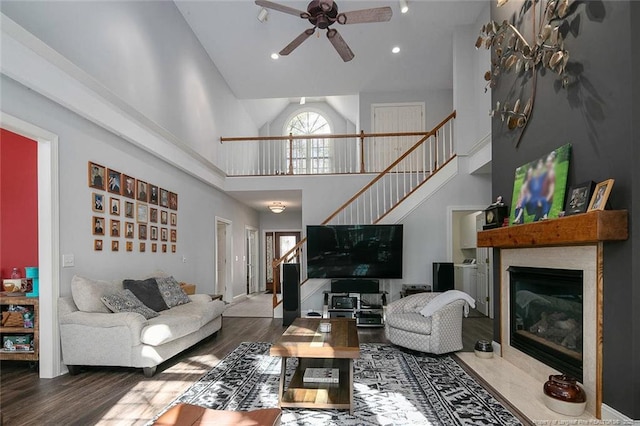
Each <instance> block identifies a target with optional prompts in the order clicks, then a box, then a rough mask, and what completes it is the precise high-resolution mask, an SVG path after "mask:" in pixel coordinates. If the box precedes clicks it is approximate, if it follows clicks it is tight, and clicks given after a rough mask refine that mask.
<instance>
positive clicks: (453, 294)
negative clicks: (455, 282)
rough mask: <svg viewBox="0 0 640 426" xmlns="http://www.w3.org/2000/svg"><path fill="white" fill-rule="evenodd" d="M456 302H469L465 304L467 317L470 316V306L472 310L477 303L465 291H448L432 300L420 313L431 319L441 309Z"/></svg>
mask: <svg viewBox="0 0 640 426" xmlns="http://www.w3.org/2000/svg"><path fill="white" fill-rule="evenodd" d="M456 300H464V301H465V302H467V303H465V304H464V316H465V317H466V316H467V315H469V305H471V307H472V308H475V307H476V301H475V300H473V298H472V297H471V296H469V295H468V294H467V293H465V292H464V291H460V290H448V291H445V292H444V293H442V294H439V295H437V296H436V297H434V298H433V299H431V301H430V302H429V303H427V305H426V306H425V307H424V308H422V310H421V311H420V313H421V314H422V315H424V316H425V317H430V316H432V315H433V314H434V313H435V312H437V311H438V310H439V309H441V308H443V307H444V306H446V305H448V304H449V303H451V302H455V301H456Z"/></svg>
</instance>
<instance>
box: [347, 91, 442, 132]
mask: <svg viewBox="0 0 640 426" xmlns="http://www.w3.org/2000/svg"><path fill="white" fill-rule="evenodd" d="M452 96H453V94H452V91H451V90H424V91H420V90H416V91H411V92H391V93H387V92H377V93H360V129H361V130H364V131H365V132H371V131H372V130H373V125H372V123H371V105H373V104H385V103H402V102H424V103H425V105H426V107H425V130H426V131H429V130H431V129H433V128H434V127H435V126H436V125H437V124H438V123H439V122H441V121H442V120H444V119H445V118H446V117H447V116H448V115H449V114H451V112H452V111H453V100H452V99H453V98H452ZM360 129H359V130H360Z"/></svg>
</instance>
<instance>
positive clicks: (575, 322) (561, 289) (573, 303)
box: [508, 266, 583, 381]
mask: <svg viewBox="0 0 640 426" xmlns="http://www.w3.org/2000/svg"><path fill="white" fill-rule="evenodd" d="M508 271H509V280H510V294H511V300H510V303H509V307H510V319H511V346H513V347H515V348H516V349H518V350H520V351H522V352H524V353H526V354H528V355H530V356H532V357H534V358H536V359H538V360H539V361H541V362H543V363H545V364H547V365H549V366H551V367H553V368H555V369H556V370H559V371H561V372H562V373H565V374H568V375H570V376H573V377H575V378H577V379H578V380H580V381H581V380H582V321H583V315H582V304H583V294H582V293H583V290H582V289H583V284H582V271H575V270H565V269H548V268H525V267H514V266H512V267H510V268H509V270H508Z"/></svg>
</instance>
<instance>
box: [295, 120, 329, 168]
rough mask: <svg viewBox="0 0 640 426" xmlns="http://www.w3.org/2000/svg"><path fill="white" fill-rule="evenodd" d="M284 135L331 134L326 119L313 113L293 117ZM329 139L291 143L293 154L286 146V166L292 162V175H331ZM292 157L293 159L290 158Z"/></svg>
mask: <svg viewBox="0 0 640 426" xmlns="http://www.w3.org/2000/svg"><path fill="white" fill-rule="evenodd" d="M285 132H286V135H287V136H288V135H289V134H292V135H293V136H301V135H320V134H327V133H331V127H330V126H329V123H328V122H327V120H326V118H324V117H323V116H322V115H320V114H319V113H317V112H314V111H303V112H301V113H299V114H297V115H295V116H294V117H293V118H292V119H291V120H289V123H288V124H287V126H286V128H285ZM330 141H331V139H325V138H317V139H316V138H314V139H300V140H294V141H293V149H292V151H293V152H290V151H289V148H288V146H287V150H286V151H287V154H286V155H287V164H289V161H293V173H294V174H315V173H331V171H332V167H331V145H330ZM291 157H293V158H291Z"/></svg>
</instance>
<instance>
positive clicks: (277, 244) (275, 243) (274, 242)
mask: <svg viewBox="0 0 640 426" xmlns="http://www.w3.org/2000/svg"><path fill="white" fill-rule="evenodd" d="M300 234H301V233H300V231H278V232H276V231H272V232H266V233H265V239H264V240H265V277H266V289H267V292H268V293H273V292H274V291H275V293H280V291H281V288H280V279H279V277H274V276H273V267H272V262H273V260H275V259H280V258H281V257H282V256H284V255H285V254H286V253H287V252H288V251H289V250H291V249H292V248H293V247H295V245H296V244H298V243H299V242H300ZM298 262H300V259H299V258H298V257H297V256H296V257H293V258H292V259H290V260H289V262H288V263H298ZM274 278H275V279H274ZM274 283H275V284H274Z"/></svg>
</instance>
